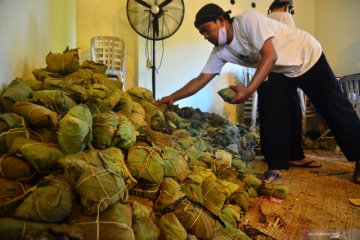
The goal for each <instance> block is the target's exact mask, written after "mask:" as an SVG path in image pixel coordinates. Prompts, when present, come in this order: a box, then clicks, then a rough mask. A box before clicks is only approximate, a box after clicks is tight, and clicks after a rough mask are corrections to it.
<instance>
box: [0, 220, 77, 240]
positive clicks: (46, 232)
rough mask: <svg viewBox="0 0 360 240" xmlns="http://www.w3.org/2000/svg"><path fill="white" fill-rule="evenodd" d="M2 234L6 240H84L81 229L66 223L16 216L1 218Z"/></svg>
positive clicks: (0, 234) (0, 228)
mask: <svg viewBox="0 0 360 240" xmlns="http://www.w3.org/2000/svg"><path fill="white" fill-rule="evenodd" d="M0 236H1V238H2V239H6V240H18V239H34V240H40V239H47V240H69V239H70V240H82V239H83V235H82V232H81V229H78V228H76V227H72V226H69V225H66V224H50V223H39V222H31V221H24V220H21V219H15V218H0Z"/></svg>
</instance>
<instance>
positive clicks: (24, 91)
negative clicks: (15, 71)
mask: <svg viewBox="0 0 360 240" xmlns="http://www.w3.org/2000/svg"><path fill="white" fill-rule="evenodd" d="M31 92H32V89H31V88H30V87H29V86H28V85H27V84H26V83H24V82H23V81H22V79H20V78H16V79H15V80H13V81H12V82H11V83H10V84H9V85H8V86H7V88H6V89H5V91H4V92H3V94H2V95H1V98H0V102H1V105H2V108H3V110H4V111H5V112H11V111H12V110H11V108H12V106H13V105H14V104H15V103H16V102H19V101H26V100H28V99H29V98H30V94H31Z"/></svg>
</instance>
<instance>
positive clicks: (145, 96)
mask: <svg viewBox="0 0 360 240" xmlns="http://www.w3.org/2000/svg"><path fill="white" fill-rule="evenodd" d="M127 93H128V94H129V95H130V96H131V98H132V99H133V100H134V101H136V102H139V101H141V100H147V101H154V98H153V93H152V92H151V91H150V90H148V89H146V88H142V87H132V88H130V89H129V90H127Z"/></svg>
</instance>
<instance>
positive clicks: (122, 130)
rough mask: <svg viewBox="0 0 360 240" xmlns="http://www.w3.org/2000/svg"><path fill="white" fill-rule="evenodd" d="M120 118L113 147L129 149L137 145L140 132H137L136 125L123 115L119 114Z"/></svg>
mask: <svg viewBox="0 0 360 240" xmlns="http://www.w3.org/2000/svg"><path fill="white" fill-rule="evenodd" d="M118 117H119V125H118V128H117V131H116V134H115V137H114V138H113V141H112V143H111V146H114V147H115V146H116V147H118V148H121V149H128V148H130V147H131V146H133V145H134V144H135V142H136V136H137V135H138V132H137V131H136V130H135V127H134V124H133V123H132V122H131V121H130V120H129V119H128V118H127V117H125V116H124V115H122V114H118Z"/></svg>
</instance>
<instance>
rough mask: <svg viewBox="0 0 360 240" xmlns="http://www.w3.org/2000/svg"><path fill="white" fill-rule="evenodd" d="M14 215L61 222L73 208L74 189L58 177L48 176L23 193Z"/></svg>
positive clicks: (39, 220)
mask: <svg viewBox="0 0 360 240" xmlns="http://www.w3.org/2000/svg"><path fill="white" fill-rule="evenodd" d="M25 195H26V197H25V198H24V201H23V202H22V203H21V204H20V205H19V206H18V207H17V208H16V210H15V217H17V218H21V219H25V220H30V221H36V222H61V221H63V220H65V218H67V217H68V216H69V215H70V214H71V212H72V208H73V203H74V199H75V191H74V189H73V188H72V187H71V185H70V184H69V183H67V182H66V181H65V180H63V179H62V178H59V177H53V176H48V177H45V179H44V180H42V181H40V182H39V183H38V184H37V185H36V186H34V187H32V188H30V189H29V190H27V192H26V193H25Z"/></svg>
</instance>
